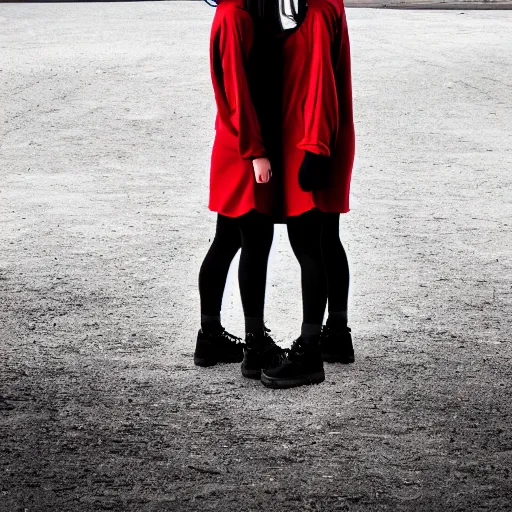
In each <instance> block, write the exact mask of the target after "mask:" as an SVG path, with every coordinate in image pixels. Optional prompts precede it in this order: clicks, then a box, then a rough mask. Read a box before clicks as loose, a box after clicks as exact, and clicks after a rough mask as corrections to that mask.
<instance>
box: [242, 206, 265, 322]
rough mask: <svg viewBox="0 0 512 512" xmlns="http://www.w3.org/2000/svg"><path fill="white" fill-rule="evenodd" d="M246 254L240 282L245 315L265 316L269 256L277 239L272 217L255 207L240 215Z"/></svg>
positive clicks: (243, 246)
mask: <svg viewBox="0 0 512 512" xmlns="http://www.w3.org/2000/svg"><path fill="white" fill-rule="evenodd" d="M239 225H240V233H241V235H242V253H241V254H240V266H239V267H238V283H239V286H240V295H241V297H242V306H243V309H244V316H245V317H246V318H247V317H250V318H261V319H263V311H264V309H265V288H266V285H267V267H268V255H269V253H270V248H271V247H272V240H273V238H274V223H273V221H272V219H271V218H270V217H269V216H267V215H263V214H261V213H258V212H256V211H255V210H251V211H250V212H249V213H247V214H246V215H243V216H242V217H240V218H239Z"/></svg>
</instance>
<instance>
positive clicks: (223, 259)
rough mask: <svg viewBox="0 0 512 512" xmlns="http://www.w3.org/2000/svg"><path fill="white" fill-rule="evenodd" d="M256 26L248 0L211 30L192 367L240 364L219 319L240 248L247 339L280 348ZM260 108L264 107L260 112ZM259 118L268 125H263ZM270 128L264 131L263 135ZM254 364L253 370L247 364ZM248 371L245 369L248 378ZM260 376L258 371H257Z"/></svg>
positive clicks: (220, 15) (239, 0)
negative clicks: (271, 287) (212, 217)
mask: <svg viewBox="0 0 512 512" xmlns="http://www.w3.org/2000/svg"><path fill="white" fill-rule="evenodd" d="M255 36H256V33H255V24H254V19H253V16H252V15H251V14H250V12H249V10H248V9H247V6H246V4H245V2H244V0H222V1H221V2H219V5H218V7H217V10H216V13H215V17H214V20H213V24H212V30H211V40H210V67H211V77H212V83H213V89H214V93H215V101H216V104H217V110H218V112H217V118H216V122H215V130H216V135H215V142H214V145H213V151H212V158H211V168H210V201H209V208H210V210H212V211H214V212H217V214H218V216H217V228H216V233H215V238H214V240H213V243H212V245H211V247H210V249H209V251H208V253H207V255H206V257H205V259H204V261H203V264H202V266H201V270H200V274H199V293H200V297H201V329H200V331H199V333H198V336H197V343H196V350H195V353H194V361H195V364H197V365H200V366H211V365H213V364H216V363H218V362H237V361H238V362H240V361H241V360H242V358H243V353H242V345H241V344H240V343H239V341H240V339H239V338H236V337H235V336H233V335H231V334H229V333H228V332H226V331H225V330H224V328H223V327H222V324H221V321H220V311H221V304H222V296H223V292H224V286H225V283H226V277H227V273H228V270H229V266H230V264H231V261H232V260H233V258H234V256H235V254H236V253H237V251H238V249H239V248H240V247H241V248H242V252H241V256H240V266H239V285H240V293H241V297H242V305H243V309H244V315H245V323H246V334H247V335H250V336H252V337H253V338H255V339H257V340H258V343H259V344H260V345H262V344H264V345H265V346H266V347H269V348H270V350H277V346H276V345H275V344H274V342H273V341H272V339H271V338H270V336H268V334H267V331H266V329H265V327H264V324H263V310H264V300H265V286H266V275H267V262H268V255H269V251H270V247H271V245H272V239H273V221H272V217H271V216H270V214H271V213H272V208H273V187H272V182H271V167H270V161H269V158H268V157H269V156H270V154H269V153H270V152H269V147H268V144H266V143H265V138H267V141H268V139H269V137H268V136H267V137H265V136H264V135H265V133H264V132H266V133H269V132H271V130H269V129H268V125H269V123H268V122H267V119H268V116H267V114H266V112H265V92H266V90H265V88H266V87H267V84H268V83H269V80H268V79H267V73H266V72H267V69H264V68H262V67H261V62H262V61H261V55H262V54H261V52H259V53H258V52H257V51H256V50H255ZM257 107H259V108H257ZM262 120H263V122H264V124H265V127H262ZM263 128H265V129H263ZM249 366H251V365H249ZM250 370H251V368H248V372H249V373H251V372H250ZM249 376H257V377H258V378H259V368H258V369H257V375H252V374H251V375H249Z"/></svg>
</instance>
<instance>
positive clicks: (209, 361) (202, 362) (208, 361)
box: [194, 356, 243, 368]
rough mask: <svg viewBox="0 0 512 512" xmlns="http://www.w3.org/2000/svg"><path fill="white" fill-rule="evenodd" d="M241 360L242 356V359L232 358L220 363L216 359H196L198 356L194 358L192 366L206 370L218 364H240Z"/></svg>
mask: <svg viewBox="0 0 512 512" xmlns="http://www.w3.org/2000/svg"><path fill="white" fill-rule="evenodd" d="M242 360H243V356H242V357H234V358H233V359H229V360H227V359H224V360H222V361H219V360H217V359H208V358H206V357H198V356H194V364H195V365H196V366H202V367H203V368H207V367H209V366H215V365H216V364H219V363H225V364H231V363H241V362H242Z"/></svg>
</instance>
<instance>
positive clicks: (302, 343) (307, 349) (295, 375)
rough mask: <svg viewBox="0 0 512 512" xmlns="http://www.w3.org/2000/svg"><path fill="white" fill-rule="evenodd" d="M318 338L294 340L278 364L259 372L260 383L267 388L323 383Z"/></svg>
mask: <svg viewBox="0 0 512 512" xmlns="http://www.w3.org/2000/svg"><path fill="white" fill-rule="evenodd" d="M319 338H320V336H313V337H310V338H307V339H306V338H302V337H300V338H298V339H296V340H295V341H294V342H293V345H292V346H291V348H290V349H289V350H286V351H285V355H284V356H282V357H281V361H280V362H279V364H276V365H274V366H272V367H271V368H267V369H265V370H263V371H262V372H261V382H262V383H263V384H264V385H265V386H267V387H269V388H294V387H296V386H303V385H305V384H319V383H320V382H323V381H324V380H325V373H324V364H323V361H322V354H321V353H320V343H319Z"/></svg>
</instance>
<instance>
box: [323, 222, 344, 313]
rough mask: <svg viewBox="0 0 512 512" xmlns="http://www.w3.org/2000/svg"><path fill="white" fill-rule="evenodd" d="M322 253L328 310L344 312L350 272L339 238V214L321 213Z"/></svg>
mask: <svg viewBox="0 0 512 512" xmlns="http://www.w3.org/2000/svg"><path fill="white" fill-rule="evenodd" d="M322 254H323V258H324V265H325V272H326V275H327V296H328V298H329V312H331V313H332V312H346V311H347V303H348V289H349V284H350V272H349V267H348V260H347V254H346V253H345V249H344V248H343V245H342V243H341V240H340V214H339V213H324V214H323V231H322Z"/></svg>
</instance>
